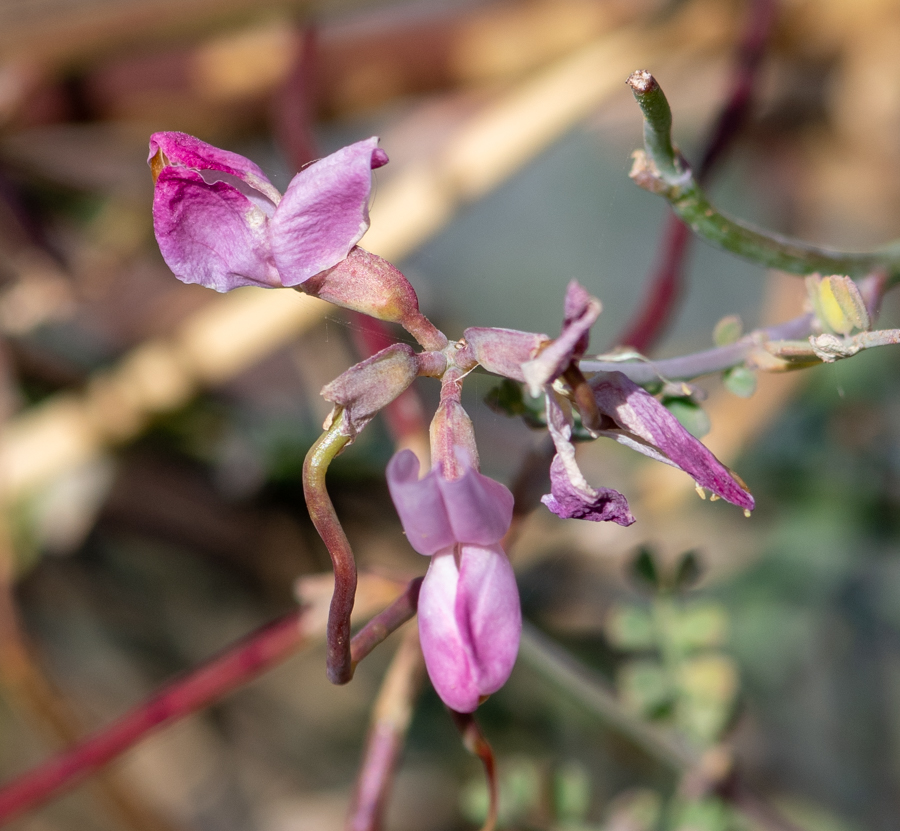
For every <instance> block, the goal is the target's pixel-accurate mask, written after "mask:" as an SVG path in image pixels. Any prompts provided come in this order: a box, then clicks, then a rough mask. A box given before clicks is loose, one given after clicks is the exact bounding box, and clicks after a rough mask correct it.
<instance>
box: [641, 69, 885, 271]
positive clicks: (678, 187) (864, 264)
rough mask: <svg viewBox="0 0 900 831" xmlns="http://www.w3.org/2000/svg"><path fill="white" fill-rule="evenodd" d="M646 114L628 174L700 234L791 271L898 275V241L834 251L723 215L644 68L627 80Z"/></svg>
mask: <svg viewBox="0 0 900 831" xmlns="http://www.w3.org/2000/svg"><path fill="white" fill-rule="evenodd" d="M628 84H629V86H631V88H632V91H633V92H634V97H635V100H636V101H637V102H638V104H639V105H640V107H641V111H642V112H643V114H644V148H645V149H644V150H643V151H640V150H639V151H636V152H635V154H634V157H635V161H634V166H633V167H632V170H631V174H630V175H631V178H632V179H634V180H635V182H637V184H638V185H640V186H641V187H642V188H644V189H645V190H649V191H651V192H652V193H658V194H660V195H661V196H664V197H665V198H666V199H667V200H668V201H669V204H670V205H671V206H672V209H673V210H674V211H675V213H676V214H678V216H679V217H681V219H682V220H683V221H684V222H685V223H687V225H688V226H690V228H691V230H693V231H694V233H696V234H697V235H698V236H700V237H702V238H703V239H705V240H706V241H707V242H708V243H710V244H712V245H714V246H716V247H717V248H721V249H723V250H725V251H730V252H731V253H732V254H737V255H738V256H739V257H743V258H744V259H747V260H750V261H751V262H754V263H758V264H759V265H762V266H766V267H767V268H778V269H781V270H782V271H788V272H791V273H793V274H811V273H813V272H815V271H819V272H821V273H823V274H846V275H848V276H850V277H861V276H863V275H865V274H868V273H870V272H872V271H875V270H877V269H879V268H883V269H885V270H886V271H887V272H888V274H889V276H890V278H891V279H892V280H897V279H898V278H900V241H897V242H893V243H891V244H889V245H887V246H884V247H882V248H879V249H876V250H874V251H868V252H858V253H853V252H845V251H835V250H831V249H827V248H821V247H819V246H816V245H811V244H809V243H807V242H803V241H801V240H796V239H791V238H789V237H785V236H782V235H780V234H776V233H773V232H771V231H764V230H762V229H759V228H754V227H753V226H751V225H748V224H747V223H745V222H742V221H740V220H737V219H732V218H731V217H729V216H727V215H725V214H723V213H722V212H721V211H719V210H717V209H716V208H715V207H714V206H713V205H712V203H711V202H710V201H709V199H708V198H707V196H706V194H705V193H704V192H703V190H702V189H701V187H700V185H699V184H698V183H697V180H696V178H695V177H694V175H693V173H692V172H691V168H690V166H689V165H688V164H687V162H686V161H685V160H684V158H683V157H682V156H681V154H680V153H678V151H677V150H676V149H675V147H674V145H673V144H672V136H671V127H672V118H671V111H670V109H669V104H668V101H667V100H666V96H665V94H664V93H663V91H662V89H661V88H660V86H659V84H658V83H657V82H656V79H655V78H654V77H653V76H652V75H651V74H650V73H649V72H646V71H645V70H638V71H637V72H634V73H632V75H631V76H630V77H629V78H628Z"/></svg>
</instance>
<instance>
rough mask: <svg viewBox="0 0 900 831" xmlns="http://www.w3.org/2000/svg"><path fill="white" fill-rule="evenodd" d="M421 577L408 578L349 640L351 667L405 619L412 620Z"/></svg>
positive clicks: (417, 599) (417, 603) (353, 667)
mask: <svg viewBox="0 0 900 831" xmlns="http://www.w3.org/2000/svg"><path fill="white" fill-rule="evenodd" d="M423 579H424V578H423V577H416V578H414V579H413V580H410V582H409V585H408V586H407V587H406V591H404V592H403V594H401V595H400V597H398V598H397V599H396V600H395V601H394V602H393V603H391V605H390V606H388V607H387V608H386V609H385V610H384V611H382V612H381V613H380V614H378V615H376V616H375V617H373V618H372V619H371V620H370V621H369V622H368V623H367V624H366V625H365V626H363V628H362V629H360V630H359V632H357V633H356V634H355V635H354V636H353V640H352V641H350V656H351V667H352V669H353V670H355V669H356V667H357V665H358V664H359V662H360V661H361V660H362V659H363V658H365V657H366V655H368V654H369V653H370V652H371V651H372V650H373V649H374V648H375V647H376V646H378V644H380V643H381V642H382V641H384V640H385V638H387V636H388V635H390V634H391V632H394V631H395V630H397V629H399V628H400V627H401V626H402V625H403V624H404V623H406V621H408V620H412V618H413V617H415V614H416V608H417V607H418V605H419V589H421V588H422V580H423Z"/></svg>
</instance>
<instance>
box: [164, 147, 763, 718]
mask: <svg viewBox="0 0 900 831" xmlns="http://www.w3.org/2000/svg"><path fill="white" fill-rule="evenodd" d="M149 161H150V165H151V168H152V170H153V173H154V177H155V180H156V191H155V196H154V202H153V218H154V228H155V231H156V236H157V239H158V240H159V246H160V250H161V251H162V254H163V257H164V258H165V260H166V262H167V263H168V265H169V266H170V267H171V269H172V270H173V271H174V272H175V274H176V276H178V277H179V278H181V279H182V280H184V281H185V282H196V283H201V284H202V285H205V286H208V287H210V288H214V289H216V290H218V291H227V290H229V289H232V288H236V287H238V286H246V285H258V286H265V287H283V286H291V287H301V288H302V289H303V290H304V291H307V292H309V293H313V294H316V295H318V296H320V297H323V298H324V299H327V300H330V301H331V302H334V303H337V304H339V305H342V306H345V307H349V308H353V309H358V310H360V311H364V312H366V313H368V314H371V315H373V316H375V317H379V318H380V319H384V320H393V321H396V322H399V323H401V324H402V325H404V326H405V327H406V328H407V329H408V330H409V331H410V332H411V333H412V334H413V335H414V336H415V337H416V339H417V340H418V341H419V343H420V344H421V345H422V346H423V347H424V351H422V352H419V353H416V352H415V351H414V350H413V349H411V348H410V347H408V346H406V345H399V344H398V345H395V346H392V347H389V348H388V349H385V350H383V351H382V352H380V353H378V354H377V355H375V356H372V357H371V358H368V359H367V360H365V361H363V362H361V363H359V364H357V365H356V366H355V367H352V368H351V369H349V370H347V371H346V372H345V373H344V374H343V375H341V376H340V377H339V378H337V379H336V380H335V381H333V382H332V383H330V384H329V385H327V386H326V388H325V389H324V390H323V395H324V396H325V397H326V399H327V400H329V401H331V402H333V403H334V405H335V413H340V414H341V419H340V421H339V422H335V424H337V425H338V426H339V427H340V429H342V430H344V431H345V432H344V434H343V435H345V436H347V437H348V439H349V440H351V441H352V439H353V438H354V437H355V436H356V434H357V433H358V432H359V431H360V430H362V429H363V428H364V427H365V425H366V424H367V423H368V422H369V421H370V420H371V419H372V418H373V417H374V415H375V414H376V413H377V412H378V411H379V410H380V409H381V408H383V407H384V406H386V405H388V404H389V403H390V402H391V401H393V400H394V399H395V398H396V397H397V396H398V395H399V394H400V393H402V392H403V391H404V390H405V389H406V388H407V387H408V386H409V385H410V384H411V383H412V381H413V380H414V379H415V378H416V377H417V376H420V375H426V376H431V377H435V378H439V379H440V380H441V385H442V387H441V389H442V391H441V403H440V406H439V407H438V409H437V411H436V413H435V416H434V420H433V422H432V425H431V456H432V463H431V469H430V470H429V471H428V473H426V474H425V476H424V477H422V478H421V479H420V478H419V467H420V463H419V460H418V459H417V458H416V456H415V455H414V454H413V453H412V452H411V451H409V450H404V451H402V452H400V453H398V454H397V455H396V456H394V458H393V459H392V460H391V462H390V463H389V465H388V468H387V480H388V486H389V489H390V493H391V497H392V499H393V501H394V504H395V506H396V508H397V512H398V514H399V515H400V520H401V522H402V524H403V528H404V530H405V532H406V535H407V539H408V540H409V542H410V544H411V545H412V547H413V548H414V549H415V550H416V551H418V552H419V553H420V554H422V555H424V556H427V557H429V558H430V563H429V566H428V571H427V574H426V576H425V579H424V581H423V584H422V588H421V592H420V594H419V602H418V616H419V632H420V636H421V643H422V650H423V653H424V656H425V662H426V666H427V668H428V673H429V676H430V677H431V680H432V682H433V684H434V686H435V688H436V690H437V691H438V693H439V695H440V696H441V698H442V699H443V700H444V702H445V703H446V704H447V705H448V706H449V707H451V708H452V709H454V710H457V711H459V712H471V711H473V710H475V708H476V707H477V706H478V705H479V703H480V702H481V701H482V700H483V698H484V697H485V696H487V695H490V694H491V693H493V692H495V691H496V690H498V689H499V688H500V687H501V686H502V685H503V684H504V683H505V681H506V679H507V678H508V677H509V674H510V672H511V671H512V668H513V665H514V663H515V659H516V653H517V651H518V644H519V636H520V632H521V623H522V621H521V611H520V605H519V597H518V592H517V589H516V581H515V576H514V574H513V570H512V567H511V566H510V563H509V560H508V559H507V557H506V554H505V553H504V551H503V548H502V547H501V540H502V539H503V537H504V536H505V534H506V532H507V531H508V529H509V527H510V523H511V519H512V510H513V497H512V494H511V493H510V492H509V490H507V489H506V488H505V487H504V486H503V485H501V484H500V483H499V482H496V481H494V480H493V479H490V478H488V477H487V476H484V475H483V474H482V473H480V471H479V462H478V450H477V447H476V444H475V436H474V431H473V429H472V423H471V421H470V419H469V417H468V415H467V414H466V413H465V411H464V409H463V407H462V405H461V403H460V391H461V386H462V381H463V378H464V377H465V375H466V374H467V373H468V372H469V371H470V370H471V369H473V368H474V367H475V366H477V365H481V366H482V367H483V368H484V369H486V370H487V371H489V372H493V373H496V374H498V375H501V376H504V377H506V378H511V379H513V380H515V381H519V382H521V383H523V384H526V385H527V386H528V388H529V390H530V392H531V393H532V394H533V395H535V396H537V395H543V396H544V398H545V400H546V419H547V428H548V430H549V432H550V435H551V437H552V438H553V442H554V445H555V449H556V453H555V456H554V459H553V461H552V464H551V466H550V483H551V487H550V493H549V494H547V495H546V496H544V497H543V500H542V501H543V502H544V504H545V505H546V506H547V507H548V508H549V509H550V510H551V511H553V512H554V513H555V514H557V515H559V516H560V517H564V518H575V519H586V520H590V521H594V522H599V521H612V522H616V523H619V524H620V525H630V524H631V523H632V522H634V517H633V515H632V513H631V510H630V509H629V506H628V502H627V501H626V499H625V497H624V496H623V495H622V494H621V493H619V492H617V491H615V490H612V489H609V488H602V487H601V488H595V487H593V486H592V485H590V484H589V483H588V482H587V480H586V479H585V477H584V475H583V474H582V472H581V470H580V468H579V466H578V464H577V460H576V453H575V444H574V440H573V437H574V431H575V424H576V420H575V415H576V413H577V415H578V417H579V419H580V422H581V425H582V426H583V427H584V428H585V429H586V430H587V431H588V432H589V433H590V434H591V435H592V436H594V437H599V436H606V437H609V438H612V439H614V440H615V441H617V442H620V443H622V444H625V445H627V446H629V447H631V448H633V449H634V450H637V451H638V452H640V453H643V454H645V455H647V456H650V457H652V458H654V459H657V460H658V461H661V462H664V463H665V464H669V465H673V466H675V467H678V468H680V469H681V470H683V471H685V472H686V473H687V474H689V475H690V476H691V477H693V479H694V480H695V482H696V483H697V485H698V486H699V487H702V488H707V489H709V490H710V491H712V492H713V493H714V494H716V495H718V496H720V497H722V498H723V499H726V500H727V501H729V502H732V503H734V504H735V505H738V506H739V507H741V508H743V509H744V510H745V511H750V510H752V508H753V497H752V496H751V495H750V494H749V492H748V491H747V489H746V488H745V486H744V485H743V484H742V483H741V482H740V480H739V479H737V477H736V476H735V475H734V474H732V473H731V472H730V471H729V470H728V469H727V468H726V467H725V466H724V465H722V464H721V463H720V462H719V461H718V460H717V459H716V458H715V457H714V456H713V455H712V454H711V453H710V452H709V451H708V450H707V449H706V448H705V447H704V446H703V444H702V443H701V442H699V441H698V440H697V439H696V438H694V437H693V436H692V435H691V434H690V433H688V432H687V430H685V429H684V428H683V427H682V426H681V425H680V424H679V422H678V421H677V419H676V418H675V417H674V416H673V415H672V414H671V413H670V412H669V410H667V409H666V408H665V407H664V406H663V405H662V404H661V403H660V402H659V401H657V399H656V398H655V397H654V396H652V395H651V394H650V393H648V392H647V391H646V390H644V389H643V388H641V387H639V386H638V385H637V384H635V383H633V382H632V381H631V380H629V379H628V378H627V377H626V376H625V375H623V374H622V373H619V372H609V373H597V374H595V375H593V376H591V377H585V375H584V374H583V373H582V371H581V369H580V363H579V362H580V360H581V358H582V357H583V356H584V354H585V352H586V350H587V348H588V338H589V333H590V329H591V326H593V324H594V322H595V321H596V320H597V317H598V316H599V314H600V309H601V307H600V302H599V301H598V300H597V299H596V298H594V297H591V296H590V294H588V292H587V291H586V290H585V289H584V288H583V287H582V286H580V285H579V284H578V283H576V282H572V283H571V284H570V285H569V288H568V290H567V292H566V298H565V305H564V314H563V326H562V331H561V333H560V335H559V337H557V338H555V339H551V338H549V337H547V336H546V335H543V334H538V333H533V332H520V331H515V330H510V329H491V328H483V327H480V328H470V329H467V330H466V331H465V332H464V333H463V339H462V340H461V341H459V342H457V343H450V342H449V341H448V339H447V338H446V336H444V335H443V334H442V333H441V332H440V331H439V330H437V329H435V327H434V326H433V325H432V324H431V323H430V322H428V321H427V319H426V318H424V316H423V315H421V313H420V312H419V309H418V302H417V300H416V298H415V292H414V291H413V289H412V287H411V286H410V285H409V283H408V282H407V281H406V279H405V278H404V277H403V275H402V274H400V272H399V271H397V269H396V268H394V267H393V266H392V265H391V264H390V263H387V262H386V261H384V260H381V259H380V258H377V257H374V256H373V255H371V254H369V253H368V252H364V251H362V249H360V248H358V247H357V246H356V244H357V242H359V240H360V238H361V237H362V235H363V234H364V233H365V231H366V230H367V228H368V221H369V220H368V198H369V192H370V189H371V171H372V169H374V168H377V167H379V166H381V165H383V164H385V163H386V162H387V157H386V156H385V154H384V153H383V152H382V151H381V150H379V149H378V147H377V139H374V138H371V139H367V140H365V141H361V142H357V143H356V144H353V145H350V146H349V147H345V148H344V149H343V150H339V151H338V152H337V153H334V154H332V155H331V156H328V157H327V158H325V159H322V160H321V161H318V162H316V163H314V164H312V165H310V166H308V167H306V168H305V169H304V170H302V171H301V172H300V173H298V174H297V176H295V177H294V179H293V180H292V181H291V183H290V185H289V186H288V189H287V191H286V193H285V194H284V196H282V195H281V194H279V193H278V191H277V190H276V189H275V188H274V187H273V186H272V184H271V183H270V182H269V180H268V179H267V178H266V176H265V175H264V174H263V173H262V171H261V170H260V169H259V168H258V167H257V166H256V165H255V164H253V163H252V162H250V161H249V160H247V159H245V158H243V157H241V156H238V155H236V154H234V153H229V152H226V151H223V150H218V149H217V148H214V147H211V146H210V145H208V144H204V143H203V142H201V141H199V140H197V139H195V138H192V137H190V136H186V135H183V134H181V133H157V134H155V135H154V136H153V138H152V140H151V144H150V160H149ZM354 579H355V578H354ZM348 620H349V618H348ZM347 625H348V626H349V623H348V624H347Z"/></svg>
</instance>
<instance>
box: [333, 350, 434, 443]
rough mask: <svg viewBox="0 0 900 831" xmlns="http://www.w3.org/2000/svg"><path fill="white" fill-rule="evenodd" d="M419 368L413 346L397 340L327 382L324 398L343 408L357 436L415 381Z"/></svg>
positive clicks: (351, 432)
mask: <svg viewBox="0 0 900 831" xmlns="http://www.w3.org/2000/svg"><path fill="white" fill-rule="evenodd" d="M418 371H419V362H418V359H417V357H416V354H415V353H414V352H413V350H412V348H411V347H409V346H407V345H406V344H405V343H395V344H393V345H392V346H389V347H388V348H387V349H382V350H381V352H378V353H377V354H375V355H373V356H372V357H371V358H367V359H366V360H364V361H361V362H360V363H358V364H356V366H352V367H350V369H348V370H347V371H346V372H343V373H341V374H340V375H339V376H338V377H337V378H335V379H334V380H333V381H332V382H331V383H329V384H326V385H325V387H324V388H323V389H322V397H323V398H324V399H325V400H326V401H330V402H331V403H332V404H336V405H337V406H339V407H342V408H343V409H344V412H345V418H344V424H345V425H346V426H347V428H348V429H349V430H350V434H351V435H352V436H354V437H355V436H356V434H357V433H359V432H360V431H361V430H362V429H363V427H365V426H366V425H367V424H368V423H369V422H370V421H371V420H372V419H373V418H374V417H375V414H376V413H377V412H378V411H379V410H381V409H382V408H383V407H386V406H387V405H388V404H390V403H391V401H393V400H394V399H395V398H396V397H397V396H398V395H400V394H401V393H402V392H403V391H404V390H405V389H406V388H407V387H408V386H409V385H410V384H411V383H412V382H413V381H414V380H415V378H416V376H417V375H418Z"/></svg>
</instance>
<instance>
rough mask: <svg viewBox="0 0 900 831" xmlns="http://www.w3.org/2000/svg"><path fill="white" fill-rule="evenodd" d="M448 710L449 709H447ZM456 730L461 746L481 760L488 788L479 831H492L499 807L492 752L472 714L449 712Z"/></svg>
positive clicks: (495, 769) (495, 824)
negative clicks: (484, 812) (485, 814)
mask: <svg viewBox="0 0 900 831" xmlns="http://www.w3.org/2000/svg"><path fill="white" fill-rule="evenodd" d="M448 709H449V708H448ZM450 715H451V716H453V721H454V723H455V724H456V729H457V730H459V735H460V736H461V737H462V740H463V745H465V748H466V750H468V751H469V753H471V754H472V755H473V756H477V757H478V758H479V759H481V764H482V765H484V775H485V777H486V778H487V786H488V797H489V801H488V815H487V818H486V819H485V821H484V825H482V826H481V831H494V828H496V826H497V813H498V809H499V806H500V794H499V790H498V787H497V765H496V762H495V761H494V751H493V749H492V748H491V745H490V743H489V742H488V740H487V739H486V738H485V737H484V733H482V732H481V728H480V727H479V726H478V722H477V721H475V714H474V713H457V712H456V710H450Z"/></svg>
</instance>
